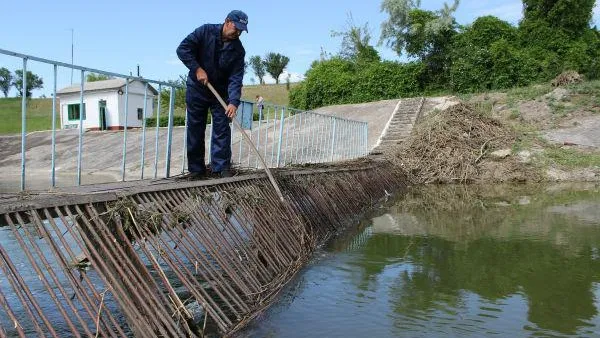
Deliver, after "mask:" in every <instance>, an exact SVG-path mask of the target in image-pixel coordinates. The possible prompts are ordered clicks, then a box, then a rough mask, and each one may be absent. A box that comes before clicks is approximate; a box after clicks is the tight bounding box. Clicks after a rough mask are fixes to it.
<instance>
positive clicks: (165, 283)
mask: <svg viewBox="0 0 600 338" xmlns="http://www.w3.org/2000/svg"><path fill="white" fill-rule="evenodd" d="M279 181H280V184H281V187H282V190H283V191H284V194H285V196H286V199H287V200H288V202H289V204H286V205H284V204H282V203H280V202H279V198H278V196H277V194H276V193H275V191H274V190H273V188H272V186H271V185H270V184H269V181H268V179H267V178H266V177H265V176H264V175H252V176H249V178H248V179H233V180H221V181H219V182H216V183H215V184H207V183H203V182H199V183H197V184H196V185H194V184H189V183H188V184H185V185H180V186H177V187H175V188H174V187H173V186H172V185H167V186H166V187H164V188H157V189H146V190H145V191H144V190H143V189H139V190H137V192H131V193H127V194H121V196H118V195H119V194H114V198H112V199H110V198H108V197H107V196H108V195H106V194H104V195H102V197H101V198H98V199H97V200H94V199H93V198H90V197H89V196H88V197H86V198H84V197H82V198H81V199H80V203H77V202H76V201H77V199H76V198H69V199H64V203H62V204H61V203H57V202H56V199H55V200H54V202H52V203H47V205H46V206H44V204H43V203H41V202H39V203H31V204H30V205H31V207H29V208H27V207H25V208H24V207H14V208H13V207H10V206H2V205H1V204H0V224H1V225H3V226H0V337H6V336H19V337H25V336H32V335H37V336H51V337H62V336H73V337H81V336H87V337H89V336H94V337H123V336H140V337H157V336H161V337H183V336H189V337H194V336H202V335H204V334H205V333H206V332H209V331H211V332H219V333H221V334H230V333H232V332H234V331H235V330H237V329H239V328H240V327H242V326H243V325H245V324H246V323H248V322H249V321H250V320H251V319H252V318H254V317H255V316H256V315H257V314H258V313H260V311H261V310H262V309H264V308H265V307H267V306H268V305H269V304H270V303H271V302H273V301H274V300H275V299H276V296H277V294H278V293H279V292H280V291H281V290H282V288H283V286H284V285H285V284H286V283H287V282H289V281H290V279H291V278H292V277H293V275H294V274H295V273H296V272H297V271H298V270H299V269H300V268H301V267H302V266H303V264H304V263H305V262H306V261H307V260H308V258H309V257H310V255H311V253H312V250H313V249H314V248H315V247H316V245H317V244H318V243H320V242H322V241H323V240H325V239H326V238H327V237H328V236H329V235H330V234H331V233H332V232H333V231H335V230H337V229H340V228H342V227H345V226H347V225H348V224H351V223H352V222H354V218H355V217H353V216H354V215H361V214H362V213H364V212H365V211H366V210H368V209H369V208H370V207H371V205H372V204H373V203H375V201H378V200H380V199H381V198H382V197H384V196H385V191H386V189H387V190H388V191H393V190H396V189H397V188H401V187H403V186H404V181H403V177H402V176H401V175H399V174H398V173H394V171H393V170H390V168H388V167H386V166H379V165H367V166H363V167H361V166H360V165H356V166H353V169H347V168H346V169H335V168H330V169H328V168H324V169H322V170H307V171H305V172H304V173H299V172H298V171H296V172H287V173H286V172H285V170H284V171H282V172H281V173H280V175H279ZM74 201H75V202H74ZM1 210H4V211H1ZM349 222H350V223H349Z"/></svg>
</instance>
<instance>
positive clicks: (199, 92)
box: [177, 10, 248, 179]
mask: <svg viewBox="0 0 600 338" xmlns="http://www.w3.org/2000/svg"><path fill="white" fill-rule="evenodd" d="M247 25H248V16H247V15H246V14H245V13H244V12H242V11H238V10H234V11H231V12H230V13H229V14H228V15H227V18H225V22H224V23H223V24H205V25H202V26H200V27H198V28H196V30H195V31H193V32H192V33H191V34H189V35H188V36H187V37H186V38H185V39H183V41H181V44H179V47H177V56H179V59H180V60H181V62H183V64H185V66H186V67H187V68H188V69H189V70H190V72H189V74H188V78H187V81H186V85H187V92H186V96H185V102H186V105H187V119H188V122H187V126H188V129H187V155H188V170H189V172H190V173H189V174H187V176H188V177H189V178H192V179H195V178H202V177H204V176H205V175H206V165H205V161H204V133H205V131H206V118H207V116H208V109H209V108H210V111H211V115H212V128H213V133H212V139H211V170H212V172H213V173H218V174H219V175H220V176H221V177H230V176H231V171H230V168H231V128H230V127H229V122H230V119H232V118H234V117H235V115H236V112H237V107H238V106H239V105H240V97H241V92H242V80H243V78H244V58H245V56H246V51H245V50H244V46H242V42H241V41H240V40H239V37H240V35H241V34H242V31H246V32H248V27H247ZM208 82H210V83H211V84H212V85H213V87H215V89H216V90H217V92H218V93H219V94H220V95H221V97H222V98H223V100H225V102H227V103H228V105H227V109H226V110H224V109H223V107H222V106H221V105H220V104H219V101H218V100H217V98H216V97H215V96H214V95H213V93H212V92H211V91H210V90H209V89H208V87H207V86H206V84H207V83H208Z"/></svg>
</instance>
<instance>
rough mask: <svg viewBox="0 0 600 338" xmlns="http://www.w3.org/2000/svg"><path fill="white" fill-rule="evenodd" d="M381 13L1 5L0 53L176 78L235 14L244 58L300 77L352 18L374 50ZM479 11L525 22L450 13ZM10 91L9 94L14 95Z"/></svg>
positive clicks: (346, 7)
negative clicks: (188, 57)
mask: <svg viewBox="0 0 600 338" xmlns="http://www.w3.org/2000/svg"><path fill="white" fill-rule="evenodd" d="M443 3H444V1H443V0H427V1H422V2H421V8H423V9H427V10H437V9H440V8H441V7H442V6H443ZM24 4H26V5H27V6H26V7H24ZM599 4H600V0H598V1H597V3H596V7H595V8H594V17H593V21H594V23H597V24H598V25H599V26H600V7H599ZM380 7H381V1H380V0H375V1H373V0H346V1H340V0H302V1H275V0H264V1H263V0H253V1H246V0H229V1H211V2H208V1H201V0H196V1H188V0H173V1H155V0H146V1H139V0H120V1H117V0H102V1H81V0H61V1H47V0H29V1H27V2H25V3H24V2H22V1H16V0H0V10H1V11H2V13H4V15H3V16H2V26H3V29H2V30H0V49H4V50H9V51H12V52H17V53H22V54H27V55H32V56H37V57H41V58H44V59H49V60H53V61H60V62H65V63H71V46H72V45H73V63H74V64H76V65H79V66H84V67H89V68H94V69H101V70H105V71H110V72H115V73H121V74H130V73H131V74H133V75H136V74H137V66H138V65H139V67H140V75H141V76H143V77H145V78H149V79H153V80H174V79H177V78H178V76H179V75H182V74H186V73H187V69H186V68H185V66H183V64H182V63H181V62H180V61H179V60H178V58H177V55H176V53H175V50H176V48H177V46H178V45H179V43H180V42H181V40H182V39H183V38H184V37H185V36H186V35H187V34H189V33H190V32H192V31H193V30H194V29H195V28H197V27H198V26H200V25H202V24H204V23H222V22H223V21H224V19H225V17H226V15H227V13H228V12H229V11H230V10H232V9H240V10H243V11H245V12H246V13H247V14H248V17H249V23H248V30H249V33H248V34H246V33H244V34H242V36H241V40H242V42H243V44H244V47H245V49H246V58H247V59H248V58H249V57H250V56H253V55H261V56H264V55H265V54H266V53H268V52H276V53H281V54H283V55H286V56H288V57H289V58H290V62H289V64H288V67H287V69H286V72H289V74H290V78H291V80H292V81H296V80H298V79H301V78H302V76H303V74H304V73H305V72H306V71H307V70H308V69H309V68H310V64H311V63H312V61H314V60H317V59H319V56H320V53H321V50H322V49H323V50H324V51H326V52H327V53H333V54H335V53H337V52H338V51H339V48H340V45H341V38H340V37H332V36H331V32H332V31H345V30H347V29H346V28H347V27H348V25H347V22H348V16H349V15H350V14H351V15H352V17H353V20H354V23H355V24H357V25H359V26H362V25H364V24H365V23H367V24H368V27H369V29H370V32H371V36H372V39H371V42H372V43H373V44H376V43H377V42H378V41H379V35H380V31H381V28H380V27H381V23H382V22H383V21H385V20H386V19H387V14H386V13H382V12H381V10H380ZM33 8H35V10H33ZM7 14H8V15H7ZM483 15H494V16H497V17H499V18H500V19H502V20H506V21H508V22H510V23H513V24H515V25H516V24H517V23H518V21H519V20H520V19H521V17H522V2H521V1H520V0H489V1H486V0H462V1H461V3H460V5H459V7H458V10H457V11H456V13H455V17H456V19H457V21H458V23H459V24H463V25H466V24H469V23H471V22H473V20H474V19H475V18H477V17H480V16H483ZM72 42H73V44H72ZM377 49H378V50H379V52H380V55H381V56H382V58H384V59H388V60H400V58H399V57H398V56H397V55H396V54H395V53H394V52H393V51H392V50H391V49H389V48H387V47H386V46H385V45H383V46H379V47H377ZM0 67H6V68H8V69H9V70H11V71H14V70H16V69H21V68H22V59H19V58H15V57H9V56H5V55H3V54H0ZM28 70H31V71H32V72H34V73H35V74H37V75H39V76H41V77H42V78H43V80H44V88H43V89H42V90H35V91H34V92H33V96H34V97H39V96H40V95H46V96H50V93H52V87H53V73H52V66H50V65H46V64H42V63H39V62H34V61H30V62H28ZM284 76H286V74H284ZM73 78H74V79H73V83H79V82H80V78H81V73H80V72H79V71H76V72H75V74H74V76H73ZM283 78H284V77H283ZM252 80H254V81H257V79H256V77H255V75H254V74H253V73H252V71H251V70H250V69H249V70H248V72H247V73H246V75H245V78H244V83H245V84H252V83H253V81H252ZM268 81H269V82H272V81H273V79H272V78H269V79H268ZM70 84H71V70H70V69H63V68H59V76H58V78H57V87H58V89H60V88H62V87H64V86H68V85H70ZM10 95H11V96H14V95H15V91H14V89H13V90H12V91H11V93H10Z"/></svg>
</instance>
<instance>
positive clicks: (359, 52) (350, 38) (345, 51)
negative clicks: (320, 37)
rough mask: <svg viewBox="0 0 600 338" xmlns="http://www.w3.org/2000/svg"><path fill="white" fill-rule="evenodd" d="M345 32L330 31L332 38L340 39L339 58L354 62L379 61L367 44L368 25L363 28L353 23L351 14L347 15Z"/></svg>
mask: <svg viewBox="0 0 600 338" xmlns="http://www.w3.org/2000/svg"><path fill="white" fill-rule="evenodd" d="M347 25H348V27H347V30H346V31H344V32H336V31H332V32H331V36H332V37H341V38H342V47H341V49H340V53H339V55H340V57H341V58H343V59H346V60H350V61H354V62H378V61H381V57H380V56H379V53H378V52H377V50H375V48H374V47H373V46H371V45H370V44H369V41H370V40H371V33H370V32H369V27H368V24H365V25H364V26H363V27H360V26H357V25H356V24H355V23H354V19H353V18H352V14H349V15H348V21H347Z"/></svg>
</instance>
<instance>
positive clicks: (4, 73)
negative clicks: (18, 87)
mask: <svg viewBox="0 0 600 338" xmlns="http://www.w3.org/2000/svg"><path fill="white" fill-rule="evenodd" d="M12 81H13V76H12V73H11V72H10V70H8V69H6V68H4V67H2V68H0V90H2V93H4V97H8V91H9V90H10V86H11V85H12Z"/></svg>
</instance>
